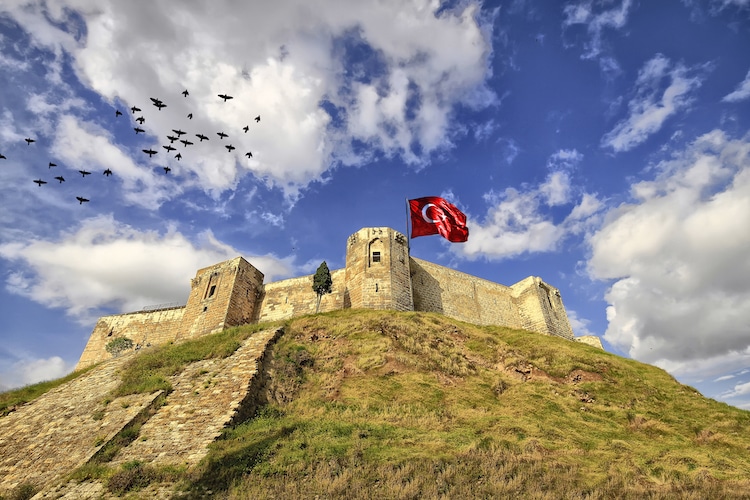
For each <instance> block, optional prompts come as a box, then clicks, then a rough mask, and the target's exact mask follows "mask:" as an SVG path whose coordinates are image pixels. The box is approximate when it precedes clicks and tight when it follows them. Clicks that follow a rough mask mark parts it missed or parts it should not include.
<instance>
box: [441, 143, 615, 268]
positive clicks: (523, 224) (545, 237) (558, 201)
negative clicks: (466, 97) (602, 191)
mask: <svg viewBox="0 0 750 500" xmlns="http://www.w3.org/2000/svg"><path fill="white" fill-rule="evenodd" d="M582 158H583V155H581V154H580V153H578V151H576V150H560V151H558V152H557V153H555V154H553V155H551V156H550V158H549V160H548V162H547V164H548V166H549V167H550V169H551V170H552V172H550V174H549V175H548V176H547V178H546V179H545V180H544V181H543V182H542V183H540V184H539V185H537V186H529V185H525V186H523V187H522V189H521V190H518V189H514V188H507V189H505V190H504V191H502V192H500V193H498V192H495V191H489V192H488V193H486V194H485V195H484V200H485V201H486V202H487V204H488V205H489V208H488V210H487V213H486V215H485V216H484V218H483V220H482V221H480V220H477V219H475V218H474V217H472V216H471V214H469V215H468V221H467V225H468V226H469V231H470V237H469V240H468V241H467V242H466V243H464V244H462V245H456V246H454V247H452V248H453V251H454V252H456V253H457V254H459V255H461V256H463V257H466V258H469V259H476V258H479V257H484V258H487V259H504V258H508V257H512V256H515V255H521V254H524V253H535V252H550V251H553V250H556V249H557V248H558V245H559V244H560V242H561V241H562V240H563V239H564V238H565V237H566V236H567V235H569V234H578V233H580V232H582V231H585V230H587V229H588V228H590V227H591V224H592V222H593V221H594V220H595V216H596V214H597V212H598V211H599V210H600V209H601V207H602V203H601V202H600V201H599V200H598V199H597V197H596V195H595V194H590V193H583V194H581V195H580V200H579V201H578V203H577V204H576V205H575V206H574V207H572V208H571V209H570V212H569V213H568V215H567V216H566V217H565V218H564V220H562V221H561V222H559V223H556V222H555V220H554V219H553V215H552V213H551V212H550V208H552V207H563V206H565V205H570V204H572V203H573V202H574V200H575V199H576V198H577V197H578V195H577V194H576V193H575V192H574V189H573V187H572V185H571V178H570V173H569V170H571V169H572V168H573V167H574V166H575V165H576V164H577V163H578V162H580V161H581V160H582Z"/></svg>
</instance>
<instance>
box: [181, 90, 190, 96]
mask: <svg viewBox="0 0 750 500" xmlns="http://www.w3.org/2000/svg"><path fill="white" fill-rule="evenodd" d="M182 95H184V96H185V97H187V96H189V95H190V92H188V91H187V89H185V90H183V91H182Z"/></svg>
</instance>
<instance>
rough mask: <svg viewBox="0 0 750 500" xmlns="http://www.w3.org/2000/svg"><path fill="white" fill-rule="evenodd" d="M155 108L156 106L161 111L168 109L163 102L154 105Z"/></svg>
mask: <svg viewBox="0 0 750 500" xmlns="http://www.w3.org/2000/svg"><path fill="white" fill-rule="evenodd" d="M154 106H156V107H157V108H159V111H161V108H166V107H167V105H166V104H164V103H163V102H156V103H154Z"/></svg>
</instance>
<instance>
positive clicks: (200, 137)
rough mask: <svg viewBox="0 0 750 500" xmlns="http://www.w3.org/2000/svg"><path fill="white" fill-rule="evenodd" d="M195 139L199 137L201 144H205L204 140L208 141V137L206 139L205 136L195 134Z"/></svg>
mask: <svg viewBox="0 0 750 500" xmlns="http://www.w3.org/2000/svg"><path fill="white" fill-rule="evenodd" d="M195 137H197V138H198V139H200V140H201V142H203V141H204V140H206V141H207V140H208V137H206V136H205V135H203V134H195Z"/></svg>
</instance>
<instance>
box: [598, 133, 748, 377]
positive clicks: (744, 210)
mask: <svg viewBox="0 0 750 500" xmlns="http://www.w3.org/2000/svg"><path fill="white" fill-rule="evenodd" d="M655 168H656V171H657V172H658V174H657V175H656V176H655V178H654V179H653V180H644V181H640V182H637V183H635V184H634V185H633V186H632V189H631V193H632V197H633V202H631V203H626V204H623V205H621V206H619V207H617V208H615V209H613V210H611V211H610V212H609V213H608V214H607V215H606V216H605V222H604V224H603V225H602V226H601V228H600V229H599V230H598V231H596V232H595V233H594V234H593V235H592V236H591V237H590V239H589V243H590V245H591V251H592V252H591V258H590V259H589V261H588V271H589V273H590V275H591V276H592V277H594V278H596V279H602V280H613V284H612V286H611V287H610V288H609V290H608V292H607V293H606V295H605V299H606V300H607V302H608V303H609V306H608V308H607V319H608V327H607V330H606V333H605V336H604V338H605V339H606V340H607V341H608V342H609V343H610V344H612V345H614V346H617V347H618V348H621V349H623V350H624V351H626V352H627V353H628V354H629V355H630V356H631V357H633V358H635V359H639V360H642V361H646V362H649V363H655V364H657V365H659V366H661V367H662V368H665V369H667V370H669V371H671V372H672V373H675V374H683V373H688V372H691V373H693V374H694V375H695V374H697V373H703V374H705V376H707V377H715V376H718V375H720V374H726V373H727V371H731V370H736V369H739V368H741V367H743V366H747V363H748V362H750V330H749V328H750V327H748V325H750V260H748V258H747V256H748V254H747V249H748V248H750V232H749V231H748V230H747V221H748V220H750V138H748V137H745V138H743V139H731V138H729V137H727V136H726V135H725V134H724V133H723V132H721V131H713V132H711V133H709V134H706V135H704V136H702V137H700V138H698V139H697V140H696V141H695V142H694V143H693V144H692V145H690V147H688V148H687V149H686V150H685V151H683V152H680V153H679V154H676V155H675V157H674V159H671V160H669V161H664V162H662V163H660V164H658V165H657V166H656V167H655Z"/></svg>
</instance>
